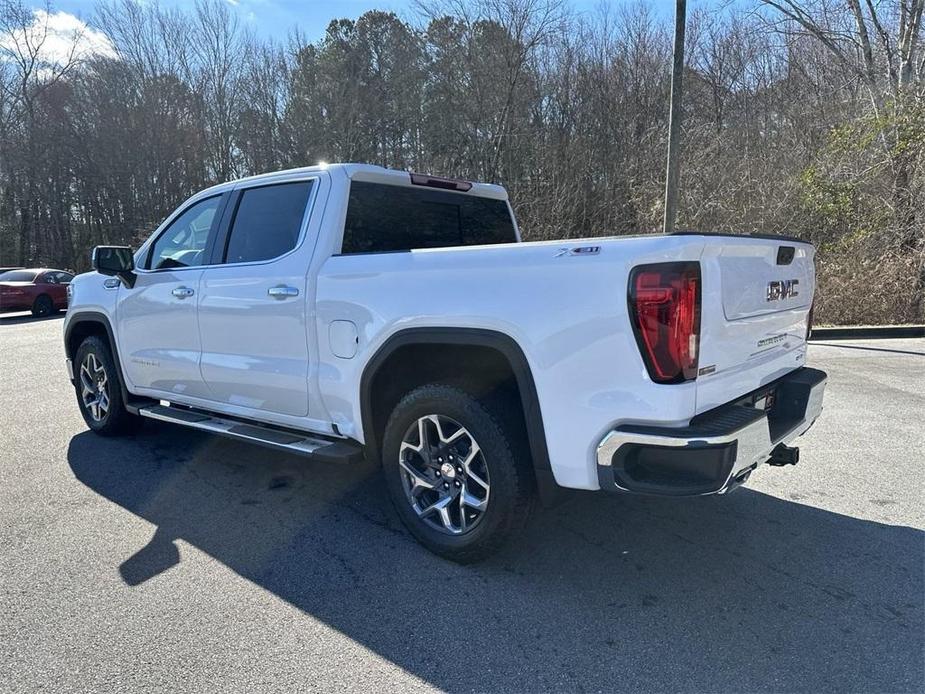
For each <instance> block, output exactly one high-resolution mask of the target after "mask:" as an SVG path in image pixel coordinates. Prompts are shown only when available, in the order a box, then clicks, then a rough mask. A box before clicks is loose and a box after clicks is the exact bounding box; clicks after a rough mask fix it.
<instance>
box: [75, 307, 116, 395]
mask: <svg viewBox="0 0 925 694" xmlns="http://www.w3.org/2000/svg"><path fill="white" fill-rule="evenodd" d="M87 323H94V324H96V325H101V326H103V329H104V330H105V331H106V339H107V340H108V342H109V350H110V352H112V358H113V361H114V362H115V364H116V369H117V370H118V371H119V374H118V375H119V389H120V390H121V391H122V402H123V403H125V404H126V406H128V404H129V402H130V401H131V397H132V395H131V393H129V392H128V388H127V387H126V385H125V376H124V375H123V373H122V360H121V359H120V358H119V347H118V346H117V345H116V335H115V333H114V332H113V329H112V324H111V323H110V322H109V316H107V315H106V314H105V313H103V312H102V311H77V312H75V313H73V314H71V315H70V316H69V317H68V322H67V327H66V328H65V329H64V354H65V356H66V357H67V358H68V359H69V360H71V361H73V359H74V354H72V353H71V349H70V344H71V335H72V333H73V332H74V328H75V327H76V326H78V325H82V324H87ZM75 378H76V377H75Z"/></svg>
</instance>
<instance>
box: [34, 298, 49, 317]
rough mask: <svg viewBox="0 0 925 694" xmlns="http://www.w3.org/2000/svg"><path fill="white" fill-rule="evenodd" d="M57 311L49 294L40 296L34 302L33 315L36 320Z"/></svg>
mask: <svg viewBox="0 0 925 694" xmlns="http://www.w3.org/2000/svg"><path fill="white" fill-rule="evenodd" d="M54 311H55V302H54V301H52V300H51V297H50V296H48V294H40V295H39V296H37V297H35V301H34V302H32V315H33V316H35V317H36V318H43V317H44V316H50V315H51V314H52V313H54Z"/></svg>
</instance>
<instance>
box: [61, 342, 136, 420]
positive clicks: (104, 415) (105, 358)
mask: <svg viewBox="0 0 925 694" xmlns="http://www.w3.org/2000/svg"><path fill="white" fill-rule="evenodd" d="M88 359H91V360H90V361H89V363H88ZM95 366H98V367H99V368H94V367H95ZM85 367H86V369H85ZM88 375H89V378H88ZM101 377H102V378H104V379H105V381H104V384H103V385H104V387H105V391H106V396H107V399H106V404H105V411H104V410H103V407H102V406H101V405H100V404H99V397H98V396H99V394H100V393H99V391H98V390H90V391H88V392H87V397H86V398H85V397H84V393H85V391H84V386H85V384H86V383H88V382H89V383H90V384H91V385H93V386H95V387H96V388H99V383H100V378H101ZM74 390H75V392H76V394H77V405H78V407H80V414H81V415H83V418H84V421H85V422H86V423H87V426H88V427H90V429H91V430H92V431H93V432H95V433H97V434H99V435H100V436H119V435H121V434H128V433H131V432H133V431H134V430H135V429H136V428H137V427H138V425H139V424H140V423H141V417H138V416H137V415H133V414H131V413H130V412H129V411H128V410H127V409H125V402H124V401H123V399H122V382H121V379H120V376H119V370H118V369H117V368H116V364H115V360H114V359H113V357H112V352H111V351H110V349H109V344H108V343H107V342H106V341H105V340H103V339H101V338H99V337H97V336H95V335H91V336H90V337H87V338H86V339H84V341H83V342H81V343H80V347H78V348H77V353H76V355H75V356H74ZM94 396H96V397H94ZM88 400H89V401H90V402H91V403H92V402H93V401H94V400H97V408H94V407H93V406H92V404H87V401H88ZM97 415H99V416H97Z"/></svg>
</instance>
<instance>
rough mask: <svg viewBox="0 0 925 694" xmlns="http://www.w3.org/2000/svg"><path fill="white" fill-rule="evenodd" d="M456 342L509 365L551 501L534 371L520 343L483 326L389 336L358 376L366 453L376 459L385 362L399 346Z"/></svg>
mask: <svg viewBox="0 0 925 694" xmlns="http://www.w3.org/2000/svg"><path fill="white" fill-rule="evenodd" d="M419 344H425V345H458V346H472V347H488V348H490V349H494V350H496V351H498V352H499V353H500V354H501V355H502V356H503V357H504V358H505V359H506V360H507V362H508V363H509V364H510V366H511V370H512V371H513V373H514V378H515V380H516V382H517V389H518V391H519V394H520V399H521V402H522V403H523V415H524V422H525V423H526V426H527V439H528V442H529V445H530V456H531V458H532V460H533V470H534V473H535V475H536V482H537V486H538V488H539V491H540V496H541V498H542V499H543V501H544V502H549V501H552V498H551V497H552V496H553V494H554V490H558V489H559V487H558V485H557V484H556V482H555V478H554V477H553V474H552V466H551V464H550V462H549V450H548V448H547V446H546V429H545V427H544V426H543V415H542V412H541V411H540V401H539V397H538V396H537V392H536V384H535V383H534V381H533V372H532V371H531V369H530V364H529V362H527V358H526V356H525V355H524V353H523V350H522V349H521V347H520V345H519V344H518V343H517V341H516V340H514V338H512V337H511V336H510V335H507V334H505V333H502V332H498V331H496V330H487V329H483V328H440V327H434V328H406V329H404V330H399V331H398V332H396V333H395V334H393V335H391V336H390V337H389V338H388V339H387V340H386V341H385V342H384V343H383V344H382V345H381V346H380V347H379V349H377V350H376V353H375V354H374V355H373V356H372V357H371V358H370V359H369V361H368V362H366V366H365V367H364V368H363V375H362V376H361V378H360V415H361V417H362V425H363V438H364V440H365V441H366V450H367V455H368V456H369V458H371V459H372V460H378V459H379V446H380V442H379V441H378V440H377V437H376V435H375V427H374V424H373V412H372V384H373V381H374V380H375V376H376V374H377V373H378V372H379V369H380V367H381V366H382V365H383V364H384V363H385V361H386V360H387V359H388V358H389V357H390V356H391V355H392V354H393V353H394V352H395V351H396V350H398V349H400V348H402V347H407V346H409V345H419Z"/></svg>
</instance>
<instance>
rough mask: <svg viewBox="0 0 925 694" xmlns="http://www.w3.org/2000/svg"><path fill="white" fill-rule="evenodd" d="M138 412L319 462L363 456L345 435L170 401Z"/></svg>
mask: <svg viewBox="0 0 925 694" xmlns="http://www.w3.org/2000/svg"><path fill="white" fill-rule="evenodd" d="M138 414H139V415H141V416H142V417H148V418H149V419H156V420H158V421H161V422H171V423H172V424H179V425H181V426H185V427H189V428H190V429H199V430H200V431H208V432H209V433H212V434H219V435H220V436H227V437H229V438H232V439H238V440H239V441H248V442H250V443H256V444H258V445H260V446H266V447H268V448H273V449H276V450H278V451H285V452H286V453H294V454H295V455H301V456H305V457H308V458H312V459H313V460H318V461H321V462H329V463H343V464H356V463H359V462H362V460H363V447H362V446H361V445H360V444H359V443H357V442H355V441H350V440H348V439H326V438H323V437H321V436H317V435H313V434H307V433H305V432H300V431H293V430H291V429H277V428H274V427H270V426H266V425H262V424H256V423H254V422H243V421H239V420H236V419H231V418H229V417H223V416H220V415H216V414H212V413H210V412H203V411H200V410H191V409H187V408H184V407H174V406H170V405H147V406H145V407H140V408H138Z"/></svg>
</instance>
